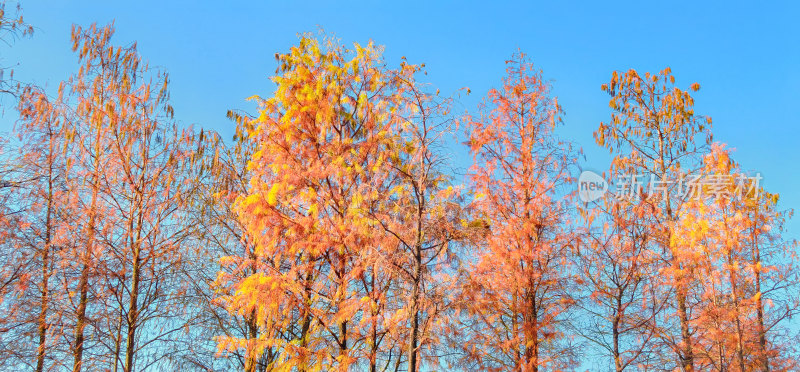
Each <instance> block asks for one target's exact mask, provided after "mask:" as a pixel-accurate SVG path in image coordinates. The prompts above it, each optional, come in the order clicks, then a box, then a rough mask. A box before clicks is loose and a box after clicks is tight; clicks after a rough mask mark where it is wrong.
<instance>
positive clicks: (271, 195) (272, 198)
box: [267, 183, 280, 207]
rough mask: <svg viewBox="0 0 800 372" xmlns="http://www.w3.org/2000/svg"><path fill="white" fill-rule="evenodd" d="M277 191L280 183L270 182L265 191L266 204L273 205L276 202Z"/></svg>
mask: <svg viewBox="0 0 800 372" xmlns="http://www.w3.org/2000/svg"><path fill="white" fill-rule="evenodd" d="M278 191H280V184H277V183H275V184H272V186H271V187H270V188H269V191H268V192H267V204H269V205H271V206H273V207H274V206H275V205H276V204H278Z"/></svg>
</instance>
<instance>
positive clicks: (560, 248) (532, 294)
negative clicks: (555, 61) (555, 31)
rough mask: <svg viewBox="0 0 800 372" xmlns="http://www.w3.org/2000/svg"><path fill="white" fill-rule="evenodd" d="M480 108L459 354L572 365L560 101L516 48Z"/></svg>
mask: <svg viewBox="0 0 800 372" xmlns="http://www.w3.org/2000/svg"><path fill="white" fill-rule="evenodd" d="M507 66H508V67H507V77H506V78H505V79H504V81H503V88H502V89H501V90H491V91H490V92H489V98H488V103H487V104H486V105H487V108H486V112H484V113H483V114H482V115H481V116H480V117H478V118H468V119H467V120H466V122H467V131H468V133H469V142H468V144H469V146H470V149H471V151H472V153H473V155H474V158H475V165H473V167H472V172H471V181H472V185H473V189H474V192H475V200H474V201H473V203H472V208H474V213H475V214H476V218H478V219H480V220H483V221H485V224H486V225H487V226H488V233H487V234H486V237H485V240H482V241H479V243H478V246H477V247H476V248H477V253H476V256H477V257H476V259H475V262H474V264H471V265H469V266H468V268H467V270H468V271H469V274H468V277H467V279H466V284H464V289H463V296H464V298H463V299H462V302H463V303H464V306H465V308H464V310H465V311H466V321H465V324H464V330H463V332H464V335H463V336H462V337H463V338H464V339H465V340H467V341H466V342H465V343H464V345H463V346H464V347H463V350H464V353H465V354H464V361H463V363H465V365H467V366H470V369H481V370H520V371H539V370H550V369H553V370H555V369H564V368H571V367H572V366H574V364H573V363H574V361H575V359H574V357H575V356H576V355H575V354H574V353H573V352H574V351H575V350H572V347H571V341H570V337H569V335H568V334H567V329H568V328H567V323H568V321H569V312H570V309H571V308H572V305H573V304H574V298H573V296H572V295H571V288H572V285H573V284H572V279H573V278H572V271H571V268H570V260H569V257H570V253H571V252H572V250H573V247H574V243H575V239H574V237H573V236H572V235H571V231H570V229H569V227H568V224H569V221H570V217H569V214H570V213H569V208H571V207H572V206H571V205H570V203H569V200H570V199H569V195H568V194H569V192H570V191H571V190H568V189H567V186H569V185H570V184H571V182H572V176H571V174H570V170H571V169H572V167H573V166H574V165H575V161H576V155H577V153H576V151H574V150H573V149H572V146H571V145H570V144H569V143H567V142H564V141H562V140H560V139H558V137H557V136H556V134H555V133H554V131H555V128H556V126H557V125H558V124H559V123H560V122H561V107H560V106H559V105H558V103H557V101H556V99H555V98H553V97H552V96H551V95H550V86H549V84H548V83H547V82H545V81H544V80H543V78H542V76H541V73H540V72H539V71H537V70H535V69H534V67H533V66H532V64H530V63H529V62H528V61H527V60H526V59H525V57H524V55H522V54H518V55H515V56H514V57H513V59H512V60H510V61H508V62H507Z"/></svg>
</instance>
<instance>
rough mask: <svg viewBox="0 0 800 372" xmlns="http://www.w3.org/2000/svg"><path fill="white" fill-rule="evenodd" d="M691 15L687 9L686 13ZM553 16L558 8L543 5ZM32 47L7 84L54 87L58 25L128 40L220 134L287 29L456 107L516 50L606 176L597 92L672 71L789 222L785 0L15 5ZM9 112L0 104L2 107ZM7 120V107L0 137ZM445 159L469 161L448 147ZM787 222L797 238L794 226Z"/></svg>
mask: <svg viewBox="0 0 800 372" xmlns="http://www.w3.org/2000/svg"><path fill="white" fill-rule="evenodd" d="M698 3H700V2H698ZM556 4H558V5H556ZM22 5H23V7H24V14H25V19H26V21H27V22H29V23H30V24H32V25H34V26H35V27H36V31H35V34H34V36H33V38H31V39H24V40H19V41H17V42H16V43H14V44H13V46H12V47H10V48H9V47H7V46H0V57H2V63H3V64H4V65H8V64H11V63H18V66H16V68H15V69H16V75H15V76H16V78H17V79H19V80H22V81H27V82H33V83H36V84H39V85H45V86H48V87H49V88H50V89H54V88H55V87H56V86H57V85H58V82H59V81H61V80H63V79H66V78H67V77H68V76H69V75H70V74H71V73H72V72H73V71H75V69H76V65H77V57H76V56H75V55H74V54H73V53H72V52H71V51H70V42H69V37H70V35H69V32H70V25H71V24H72V23H77V24H81V25H88V24H90V23H92V22H98V23H99V24H104V23H107V22H110V21H112V20H115V26H116V29H117V33H116V35H115V37H114V40H115V42H116V43H120V44H127V43H130V42H132V41H136V42H138V46H139V50H140V52H141V54H142V56H143V57H144V58H145V59H147V60H149V61H150V64H151V65H157V66H160V67H163V68H165V69H166V70H167V71H168V72H169V73H170V76H171V80H172V85H171V92H172V98H173V104H174V107H175V110H176V117H177V118H178V119H179V120H180V121H181V122H182V123H183V124H195V125H197V126H201V127H205V128H213V129H216V130H219V131H221V132H223V133H225V134H227V136H229V135H230V133H231V132H230V127H231V124H230V123H229V122H228V121H227V120H226V119H225V111H226V110H227V109H230V108H243V109H249V110H252V108H253V107H252V105H250V104H249V103H246V102H245V101H244V100H245V98H246V97H249V96H251V95H253V94H261V95H267V94H269V93H270V92H271V91H272V89H273V86H272V84H271V83H270V82H269V80H268V77H269V76H270V74H272V73H273V71H274V69H275V60H274V57H273V56H274V54H275V53H276V52H282V51H286V50H287V49H288V48H289V47H290V46H291V45H293V44H294V43H295V42H296V40H297V38H296V35H297V33H299V32H306V31H316V30H317V29H318V27H319V26H321V27H323V28H324V29H325V30H326V31H328V32H332V33H335V34H336V35H337V36H338V37H339V38H341V40H342V41H343V42H345V43H351V42H360V43H365V42H367V41H368V40H369V39H372V40H374V41H375V42H377V43H378V44H382V45H384V46H385V47H386V54H385V56H386V58H387V60H388V62H389V63H390V64H396V63H397V62H398V61H399V58H400V56H406V57H408V59H409V61H411V62H413V63H425V64H426V65H427V67H428V68H427V71H428V75H427V77H426V81H427V82H430V83H432V84H434V85H435V86H436V87H438V88H440V89H441V90H442V92H451V91H454V90H456V89H458V88H460V87H464V86H468V87H470V88H471V89H472V92H473V93H472V95H471V96H470V97H467V98H464V99H462V103H463V109H470V110H472V109H474V107H475V104H476V103H477V102H478V100H479V99H480V98H481V97H483V96H484V95H485V93H486V91H487V90H488V89H489V88H490V87H496V86H498V85H499V83H500V78H501V77H502V75H503V73H504V61H505V60H506V59H507V58H508V57H509V56H510V55H511V53H513V52H514V51H515V50H516V49H517V48H520V49H521V50H522V51H523V52H525V53H527V54H528V55H529V56H530V57H531V58H532V59H533V61H534V62H535V63H536V64H537V65H538V66H539V67H540V68H542V69H543V70H544V74H545V76H546V77H548V78H550V79H552V80H553V86H554V93H555V94H556V95H558V97H559V100H560V102H561V103H562V105H563V106H564V107H565V109H566V113H567V115H566V116H565V122H566V127H565V129H564V132H565V134H566V135H568V136H569V137H570V138H571V139H572V140H574V141H575V142H576V143H578V144H579V145H580V146H582V147H583V149H584V150H585V152H586V154H587V160H586V161H585V162H584V163H585V164H586V165H587V166H588V167H591V168H594V169H605V168H606V167H607V165H608V159H609V157H608V155H607V153H605V152H604V151H601V150H600V149H598V148H597V146H596V145H595V144H594V140H593V139H592V131H593V130H595V129H596V128H597V125H598V123H599V122H600V121H603V120H607V118H608V117H609V115H610V111H609V108H608V97H607V96H606V95H605V94H604V93H603V92H602V91H601V90H600V84H602V83H604V82H607V81H608V79H609V78H610V76H611V72H612V71H614V70H627V69H629V68H635V69H637V70H640V71H658V70H660V69H662V68H663V67H665V66H670V67H671V68H672V70H673V73H674V74H675V75H676V77H677V79H678V83H679V85H682V86H684V87H687V86H688V85H689V84H690V83H692V82H695V81H697V82H699V83H700V84H701V86H702V89H701V90H700V92H699V93H697V94H696V96H695V97H696V103H697V112H699V113H702V114H706V115H710V116H711V117H713V119H714V128H713V131H714V133H715V139H716V140H718V141H722V142H726V143H728V145H729V146H730V147H733V148H735V149H736V152H735V153H734V156H735V159H736V160H738V161H739V162H740V163H742V164H743V166H744V167H745V168H747V169H752V170H757V171H760V172H761V173H762V174H763V176H764V184H765V185H766V186H767V188H768V189H769V190H771V191H773V192H778V193H780V194H781V196H782V201H781V205H782V207H783V208H794V209H800V194H799V193H797V192H796V190H795V187H796V186H798V185H800V170H797V169H796V168H797V167H796V165H797V164H798V162H800V156H798V152H797V150H796V143H797V140H798V137H799V135H800V111H798V101H800V21H798V19H800V5H798V3H793V2H789V1H785V2H763V3H757V2H741V3H737V2H730V1H728V2H702V4H697V3H695V2H648V3H646V4H644V3H642V4H639V3H638V2H621V3H613V2H606V1H587V2H554V1H551V2H535V3H534V2H531V3H512V2H497V3H494V2H486V3H483V2H481V3H478V2H475V3H472V2H455V1H453V2H438V3H427V2H402V3H401V2H397V3H393V2H378V1H374V2H363V3H355V2H333V1H325V2H298V3H292V4H289V3H288V2H287V3H283V2H281V3H266V2H240V1H230V2H225V1H213V2H210V1H209V2H195V1H192V2H189V1H186V2H180V1H169V2H168V1H135V2H133V1H131V2H126V3H125V4H123V3H121V2H106V1H81V2H75V3H69V4H68V3H67V2H65V1H52V2H51V1H23V3H22ZM2 103H3V104H4V106H6V105H7V104H9V102H8V98H5V99H4V101H3V102H2ZM14 114H15V112H13V111H9V110H6V112H5V113H4V117H3V118H2V119H0V133H4V135H6V134H7V133H8V132H9V131H10V129H11V127H12V125H13V117H14ZM452 157H453V160H454V162H455V163H456V164H457V165H459V166H464V165H466V164H468V162H469V158H468V157H466V155H465V154H464V153H463V152H462V151H459V150H457V149H456V150H454V153H453V155H452ZM797 220H798V218H795V221H793V222H791V223H790V227H792V230H794V231H793V232H792V233H790V235H792V236H798V234H797V233H796V231H798V228H800V223H798V222H797Z"/></svg>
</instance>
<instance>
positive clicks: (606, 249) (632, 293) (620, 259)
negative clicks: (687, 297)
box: [575, 198, 669, 372]
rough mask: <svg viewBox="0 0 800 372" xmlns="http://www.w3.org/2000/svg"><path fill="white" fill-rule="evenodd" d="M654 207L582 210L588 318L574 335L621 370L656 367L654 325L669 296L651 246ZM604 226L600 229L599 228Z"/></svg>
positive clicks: (581, 275)
mask: <svg viewBox="0 0 800 372" xmlns="http://www.w3.org/2000/svg"><path fill="white" fill-rule="evenodd" d="M652 212H653V209H652V206H651V205H650V204H649V203H647V202H646V200H641V199H637V200H632V201H628V200H625V199H616V198H604V199H603V200H601V201H600V202H598V203H595V204H594V205H592V207H591V208H589V207H588V206H587V208H584V209H582V213H583V216H584V218H585V220H586V222H587V227H588V229H587V231H586V232H585V234H583V237H582V238H583V239H582V240H583V242H582V244H581V245H580V249H579V251H578V253H577V254H576V257H575V261H576V267H578V268H579V271H578V279H577V280H578V282H579V283H581V284H582V286H585V287H586V288H587V290H586V293H585V295H584V296H585V298H583V299H582V300H581V301H579V304H578V305H579V306H580V307H581V308H582V309H583V310H584V312H583V313H584V314H583V315H584V316H585V318H583V319H585V320H584V321H583V322H581V323H580V324H579V325H578V326H577V327H576V329H575V333H577V334H580V335H582V336H584V337H585V338H586V339H587V340H589V341H591V342H592V343H594V344H596V345H597V346H599V347H600V348H601V350H602V351H601V353H602V354H603V355H607V356H609V357H610V358H611V360H612V361H613V364H614V369H615V370H616V371H618V372H619V371H624V370H626V369H631V368H633V369H636V370H646V369H650V368H657V365H656V363H657V360H653V359H654V358H653V355H654V354H655V353H657V352H659V350H658V349H657V348H656V347H655V345H654V342H653V341H654V340H655V339H656V338H657V336H658V327H657V326H656V324H655V321H656V319H657V317H658V316H659V315H660V313H661V312H662V311H663V309H664V307H665V305H666V301H665V298H668V297H669V296H665V293H664V292H663V291H662V290H661V288H659V286H658V284H659V281H658V280H657V279H656V278H657V275H658V268H659V267H658V256H657V255H654V254H653V251H652V250H651V249H650V247H651V244H652V243H651V239H652V237H651V235H652V233H651V231H650V229H651V221H652V218H651V217H650V216H651V214H652ZM595 224H599V225H600V228H599V229H594V225H595Z"/></svg>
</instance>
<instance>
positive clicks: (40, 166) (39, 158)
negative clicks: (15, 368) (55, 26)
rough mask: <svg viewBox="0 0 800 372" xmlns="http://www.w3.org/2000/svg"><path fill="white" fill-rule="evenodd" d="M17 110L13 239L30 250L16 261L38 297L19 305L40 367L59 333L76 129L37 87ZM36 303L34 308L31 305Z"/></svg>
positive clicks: (38, 368)
mask: <svg viewBox="0 0 800 372" xmlns="http://www.w3.org/2000/svg"><path fill="white" fill-rule="evenodd" d="M19 111H20V116H21V119H22V120H21V122H20V125H19V126H18V127H17V128H16V131H17V132H18V133H19V137H20V140H21V142H22V143H24V145H23V147H22V152H21V154H20V157H19V160H18V163H17V164H19V166H20V168H19V169H18V172H17V177H16V178H17V179H18V181H17V182H19V183H22V184H21V185H19V187H18V191H19V193H18V195H17V198H18V199H17V202H16V203H19V204H18V207H19V208H23V209H24V211H25V213H24V214H22V217H21V218H20V219H19V220H18V221H17V224H18V226H20V227H23V229H21V230H18V231H17V232H16V233H14V235H15V237H14V239H15V241H16V242H17V243H16V245H17V248H18V249H20V250H23V251H24V252H28V254H29V255H30V256H29V261H28V262H26V263H23V262H15V263H12V265H15V264H17V265H24V266H23V267H24V268H25V270H26V271H28V272H29V275H28V277H27V280H26V281H27V283H26V285H25V287H26V288H30V289H35V291H36V297H35V298H32V297H28V296H26V297H25V298H24V299H23V301H22V303H20V304H19V307H20V308H19V311H20V312H21V313H23V314H30V316H31V318H30V319H27V320H23V321H27V322H30V323H31V324H35V326H36V332H35V333H36V335H37V338H38V340H37V343H36V353H35V355H36V357H35V370H36V371H39V372H41V371H43V370H44V368H45V362H46V360H47V359H48V357H50V359H52V356H48V351H49V350H50V349H51V348H52V347H53V345H52V344H53V342H52V340H51V341H50V342H48V336H50V337H53V336H58V335H57V334H55V335H54V333H55V332H58V329H57V327H55V326H53V325H54V323H56V322H55V321H54V318H55V316H54V315H57V314H54V311H53V310H56V311H55V313H57V312H58V309H57V308H56V309H51V307H55V306H53V303H54V302H55V301H54V300H53V299H52V298H51V297H60V296H61V293H60V292H59V291H56V290H54V288H53V287H54V281H53V278H54V277H55V276H56V275H59V274H60V273H59V272H57V270H58V267H59V266H61V264H60V262H62V260H63V259H64V257H62V254H63V251H64V250H65V249H66V248H67V247H69V246H70V245H71V244H72V242H71V241H70V240H69V239H68V238H69V236H68V234H67V233H66V232H67V229H68V227H67V226H66V224H65V222H66V221H67V219H66V218H65V215H64V214H65V213H66V212H67V211H68V206H69V202H68V201H69V199H70V196H69V193H68V190H67V189H66V180H67V178H68V177H69V175H70V166H71V164H70V162H69V161H68V155H70V153H69V152H68V151H67V144H68V143H69V138H70V137H71V136H72V135H73V133H74V131H73V128H72V127H71V123H70V122H69V121H67V120H65V119H64V117H63V116H62V115H61V113H60V110H59V108H58V107H56V106H55V104H54V103H52V102H51V101H50V100H49V99H48V98H47V97H46V95H45V94H44V93H43V92H42V91H40V90H38V89H33V88H26V89H25V90H24V91H23V92H22V95H21V98H20V105H19ZM33 273H36V274H35V275H34V274H33ZM26 292H28V291H26ZM34 304H35V305H36V308H33V307H32V306H29V305H34ZM33 314H36V315H35V317H34V316H33ZM20 315H21V314H20Z"/></svg>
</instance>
